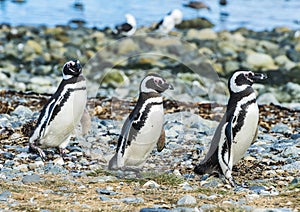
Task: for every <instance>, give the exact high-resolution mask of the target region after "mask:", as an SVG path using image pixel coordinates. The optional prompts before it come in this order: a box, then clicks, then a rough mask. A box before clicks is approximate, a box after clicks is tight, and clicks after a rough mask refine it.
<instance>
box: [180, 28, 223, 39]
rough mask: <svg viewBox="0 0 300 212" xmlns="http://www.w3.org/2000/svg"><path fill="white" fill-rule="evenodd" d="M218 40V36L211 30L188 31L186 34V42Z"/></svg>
mask: <svg viewBox="0 0 300 212" xmlns="http://www.w3.org/2000/svg"><path fill="white" fill-rule="evenodd" d="M217 38H218V35H217V33H216V32H215V31H213V30H212V29H209V28H207V29H201V30H196V29H190V30H188V32H187V34H186V39H187V40H193V39H199V40H215V39H217Z"/></svg>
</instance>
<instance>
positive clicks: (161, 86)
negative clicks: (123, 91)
mask: <svg viewBox="0 0 300 212" xmlns="http://www.w3.org/2000/svg"><path fill="white" fill-rule="evenodd" d="M167 89H171V90H173V89H174V88H173V86H172V85H170V84H168V83H167V82H166V80H165V79H164V78H162V77H161V76H159V75H157V74H148V75H147V76H146V77H145V78H144V79H143V80H142V82H141V84H140V92H142V93H151V92H154V93H162V92H164V91H165V90H167Z"/></svg>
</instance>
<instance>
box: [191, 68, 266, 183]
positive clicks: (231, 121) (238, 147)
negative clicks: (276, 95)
mask: <svg viewBox="0 0 300 212" xmlns="http://www.w3.org/2000/svg"><path fill="white" fill-rule="evenodd" d="M266 78H267V76H266V75H264V74H258V73H253V72H251V71H248V70H238V71H236V72H234V74H233V75H232V76H231V78H230V79H229V81H228V88H229V92H230V98H229V101H228V104H227V109H226V112H225V114H224V116H223V118H222V120H221V122H220V124H219V125H218V127H217V129H216V132H215V134H214V136H213V139H212V141H211V144H210V148H209V151H208V153H207V154H206V156H205V158H204V160H203V161H201V162H200V164H199V165H197V166H195V169H194V171H195V173H197V174H205V173H211V172H212V171H219V172H221V173H222V174H223V175H224V176H225V178H226V179H227V180H228V181H229V183H230V184H231V185H232V186H234V185H235V183H234V180H233V177H232V175H231V172H232V166H233V165H234V164H236V163H237V162H238V161H239V160H240V159H241V158H242V157H243V155H244V154H245V152H246V151H247V149H248V148H249V146H250V145H251V143H252V142H253V141H254V140H255V139H256V135H257V128H258V119H259V110H258V105H257V103H256V94H255V92H254V90H253V88H252V84H253V83H254V82H255V81H256V80H262V79H266Z"/></svg>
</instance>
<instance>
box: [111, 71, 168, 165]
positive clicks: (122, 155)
mask: <svg viewBox="0 0 300 212" xmlns="http://www.w3.org/2000/svg"><path fill="white" fill-rule="evenodd" d="M167 89H173V87H172V86H171V85H170V84H168V83H167V82H166V80H165V79H163V78H162V77H160V76H159V75H157V74H149V75H147V76H146V77H145V78H144V79H143V80H142V82H141V84H140V95H139V98H138V101H137V103H136V105H135V107H134V109H133V111H132V112H131V113H130V115H129V116H128V118H127V119H126V121H125V123H124V125H123V127H122V131H121V135H120V137H119V140H118V145H117V150H116V153H115V155H114V156H113V157H112V158H111V159H110V161H109V164H108V168H109V169H120V168H121V169H123V168H125V169H126V168H129V167H139V166H142V165H143V164H144V162H145V161H146V160H147V158H148V156H149V154H150V153H151V151H152V150H153V149H154V147H155V145H157V150H158V151H162V150H163V148H164V141H165V140H164V139H165V137H164V136H165V133H164V130H163V124H164V109H163V98H162V96H161V93H162V92H164V91H165V90H167Z"/></svg>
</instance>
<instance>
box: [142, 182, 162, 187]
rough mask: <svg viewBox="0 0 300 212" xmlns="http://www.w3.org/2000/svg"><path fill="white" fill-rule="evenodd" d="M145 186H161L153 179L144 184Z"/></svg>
mask: <svg viewBox="0 0 300 212" xmlns="http://www.w3.org/2000/svg"><path fill="white" fill-rule="evenodd" d="M143 187H144V188H159V187H160V185H159V184H158V183H157V182H155V181H153V180H149V181H148V182H146V183H145V184H144V185H143Z"/></svg>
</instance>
